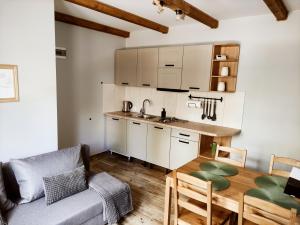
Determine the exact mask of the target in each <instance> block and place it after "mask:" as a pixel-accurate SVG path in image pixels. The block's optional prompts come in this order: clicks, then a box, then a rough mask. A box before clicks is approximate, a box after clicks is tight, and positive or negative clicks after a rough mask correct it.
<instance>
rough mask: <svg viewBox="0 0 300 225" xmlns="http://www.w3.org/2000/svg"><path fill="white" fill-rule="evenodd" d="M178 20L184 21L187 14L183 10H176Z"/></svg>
mask: <svg viewBox="0 0 300 225" xmlns="http://www.w3.org/2000/svg"><path fill="white" fill-rule="evenodd" d="M175 13H176V20H184V17H185V14H184V13H183V12H182V10H181V9H176V10H175Z"/></svg>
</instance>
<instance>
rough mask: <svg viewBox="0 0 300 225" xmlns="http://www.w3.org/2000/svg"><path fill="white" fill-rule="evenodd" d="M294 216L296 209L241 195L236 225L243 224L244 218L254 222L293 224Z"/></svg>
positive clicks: (294, 222)
mask: <svg viewBox="0 0 300 225" xmlns="http://www.w3.org/2000/svg"><path fill="white" fill-rule="evenodd" d="M296 218H297V211H296V209H286V208H282V207H280V206H278V205H275V204H273V203H270V202H267V201H264V200H262V199H259V198H255V197H251V196H247V195H245V196H244V195H241V199H240V203H239V218H238V225H243V221H244V219H246V220H248V221H251V222H253V223H255V224H264V225H294V224H296Z"/></svg>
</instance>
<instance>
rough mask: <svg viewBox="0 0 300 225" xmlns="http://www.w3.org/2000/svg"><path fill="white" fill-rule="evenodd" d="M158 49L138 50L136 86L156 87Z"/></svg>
mask: <svg viewBox="0 0 300 225" xmlns="http://www.w3.org/2000/svg"><path fill="white" fill-rule="evenodd" d="M157 69H158V48H140V49H138V66H137V85H138V86H140V87H157Z"/></svg>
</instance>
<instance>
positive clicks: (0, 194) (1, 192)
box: [0, 162, 15, 212]
mask: <svg viewBox="0 0 300 225" xmlns="http://www.w3.org/2000/svg"><path fill="white" fill-rule="evenodd" d="M14 206H15V204H14V203H13V202H12V201H10V200H9V199H8V198H7V195H6V190H5V186H4V180H3V172H2V163H1V162H0V211H2V212H6V211H8V210H10V209H12V208H13V207H14Z"/></svg>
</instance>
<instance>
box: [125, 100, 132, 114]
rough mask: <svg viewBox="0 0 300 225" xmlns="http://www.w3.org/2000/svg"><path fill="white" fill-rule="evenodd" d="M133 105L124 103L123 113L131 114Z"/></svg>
mask: <svg viewBox="0 0 300 225" xmlns="http://www.w3.org/2000/svg"><path fill="white" fill-rule="evenodd" d="M132 106H133V104H132V102H131V101H123V108H122V112H130V110H131V108H132Z"/></svg>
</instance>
